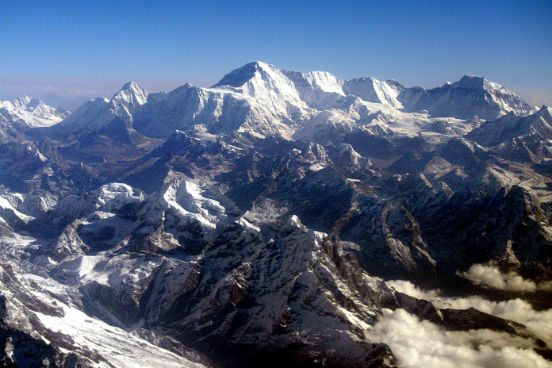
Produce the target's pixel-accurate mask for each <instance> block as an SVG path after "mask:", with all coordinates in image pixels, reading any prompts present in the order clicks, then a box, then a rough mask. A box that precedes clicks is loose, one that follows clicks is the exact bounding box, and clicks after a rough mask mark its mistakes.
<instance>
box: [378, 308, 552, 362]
mask: <svg viewBox="0 0 552 368" xmlns="http://www.w3.org/2000/svg"><path fill="white" fill-rule="evenodd" d="M371 336H372V337H373V338H374V339H377V340H378V341H383V342H385V343H387V344H388V345H389V346H390V348H391V350H392V351H393V353H394V354H395V356H396V358H397V360H398V363H399V365H400V366H401V367H405V368H409V367H424V368H448V367H450V368H476V367H481V368H494V367H503V368H510V367H511V368H514V367H515V368H540V367H543V368H544V367H548V368H549V367H552V363H551V362H549V361H546V360H545V359H544V358H542V357H541V356H540V355H538V354H537V353H535V352H534V351H533V350H531V349H530V347H531V341H530V340H528V339H524V338H521V337H516V336H512V335H509V334H507V333H504V332H495V331H491V330H471V331H446V330H445V329H443V328H441V327H439V326H437V325H436V324H434V323H431V322H429V321H420V320H419V319H418V318H417V317H415V316H413V315H411V314H409V313H407V312H406V311H405V310H403V309H397V310H395V311H390V310H385V313H384V316H383V317H382V318H381V319H380V320H379V321H378V323H377V324H376V325H375V326H374V328H373V329H372V331H371Z"/></svg>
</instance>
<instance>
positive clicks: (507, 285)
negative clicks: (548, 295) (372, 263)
mask: <svg viewBox="0 0 552 368" xmlns="http://www.w3.org/2000/svg"><path fill="white" fill-rule="evenodd" d="M458 275H459V276H461V277H464V278H466V279H468V280H470V281H471V282H472V283H474V284H475V285H480V286H482V287H487V288H491V289H497V290H505V291H513V292H521V293H524V292H529V293H535V292H537V291H552V281H544V282H539V283H535V282H534V281H531V280H526V279H524V278H523V277H521V276H520V275H518V274H516V273H514V272H510V273H508V274H504V273H502V272H500V270H499V269H498V268H496V267H493V266H488V265H482V264H474V265H472V266H471V267H470V269H469V270H468V271H466V272H459V273H458Z"/></svg>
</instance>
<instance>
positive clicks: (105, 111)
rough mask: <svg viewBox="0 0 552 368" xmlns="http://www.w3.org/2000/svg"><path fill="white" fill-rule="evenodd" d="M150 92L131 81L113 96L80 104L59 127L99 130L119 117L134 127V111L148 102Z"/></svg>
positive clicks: (71, 129) (70, 129)
mask: <svg viewBox="0 0 552 368" xmlns="http://www.w3.org/2000/svg"><path fill="white" fill-rule="evenodd" d="M147 97H148V92H147V91H146V90H143V89H141V88H140V87H139V86H138V85H137V84H136V83H134V82H129V83H126V84H125V85H123V87H122V88H121V89H120V90H119V91H118V92H117V93H115V94H114V95H113V97H111V99H107V98H96V99H93V100H90V101H88V102H86V103H84V104H83V105H81V106H79V107H78V108H77V109H76V110H75V112H73V113H72V114H71V115H70V116H69V117H67V119H65V120H64V121H63V122H62V123H61V124H60V126H58V127H56V128H57V129H62V130H64V131H69V132H70V131H75V130H78V129H82V128H87V129H92V130H98V129H101V128H103V127H104V126H105V125H107V124H109V123H111V121H113V120H114V119H116V118H118V119H120V120H122V121H124V122H125V124H126V125H127V127H129V128H130V127H132V124H131V123H132V121H133V113H134V111H135V110H136V109H137V108H138V107H139V106H141V105H143V104H145V103H146V102H147Z"/></svg>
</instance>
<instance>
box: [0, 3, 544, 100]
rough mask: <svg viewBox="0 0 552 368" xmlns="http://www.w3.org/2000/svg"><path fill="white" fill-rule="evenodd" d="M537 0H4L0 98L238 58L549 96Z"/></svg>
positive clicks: (113, 86)
mask: <svg viewBox="0 0 552 368" xmlns="http://www.w3.org/2000/svg"><path fill="white" fill-rule="evenodd" d="M550 14H552V4H551V3H550V2H546V1H532V2H523V1H502V2H498V1H488V2H487V1H486V2H477V1H447V2H440V1H421V2H410V1H396V2H359V1H339V2H337V1H328V2H323V3H320V2H316V1H301V2H293V1H280V2H276V1H265V2H255V3H249V2H245V1H220V2H216V3H212V2H191V1H189V2H178V3H172V2H153V1H140V2H137V1H135V2H131V1H120V2H107V1H95V2H78V3H74V2H69V1H65V0H60V1H49V2H29V1H18V2H2V3H0V31H1V32H2V35H3V36H4V37H3V43H4V45H3V46H4V47H3V48H2V49H1V50H0V99H11V98H15V97H17V96H20V95H30V96H33V97H38V98H42V99H44V100H45V101H46V102H49V103H54V104H61V105H67V106H68V107H71V108H74V107H75V106H76V105H78V104H79V103H81V102H84V101H85V100H87V99H89V98H92V97H100V96H106V97H109V96H111V95H112V94H113V93H114V92H116V91H117V90H118V89H119V88H120V86H121V85H122V84H123V83H125V82H126V81H129V80H135V81H137V82H138V83H139V84H140V85H142V86H143V87H144V88H146V89H148V90H149V91H152V92H157V91H162V90H170V89H172V88H175V87H177V86H180V85H183V84H185V83H187V82H190V83H192V84H196V85H200V86H209V85H211V84H213V83H215V82H216V81H218V80H219V79H220V78H222V76H223V75H224V74H225V73H227V72H229V71H230V70H233V69H235V68H237V67H239V66H241V65H244V64H246V63H247V62H251V61H254V60H263V61H265V62H268V63H271V64H274V65H275V66H277V67H278V68H280V69H285V70H296V71H302V72H309V71H312V70H324V71H328V72H331V73H332V74H334V75H336V76H337V77H339V78H343V79H351V78H354V77H363V76H365V77H375V78H378V79H381V80H385V79H394V80H397V81H398V82H400V83H402V84H404V85H405V86H414V85H416V86H423V87H427V88H430V87H436V86H441V85H442V84H443V83H444V82H446V81H454V80H458V79H459V78H460V77H461V76H462V75H465V74H475V75H480V76H483V77H485V78H487V79H489V80H491V81H494V82H497V83H500V84H502V85H504V86H505V87H507V88H509V89H511V90H512V91H514V92H515V93H517V94H519V95H520V96H521V97H522V98H523V99H525V100H527V101H528V102H529V103H531V104H535V105H542V104H548V105H550V104H552V73H551V71H552V67H551V65H550V60H552V48H551V47H550V46H549V39H548V38H549V35H550V34H551V32H552V22H550V21H549V15H550Z"/></svg>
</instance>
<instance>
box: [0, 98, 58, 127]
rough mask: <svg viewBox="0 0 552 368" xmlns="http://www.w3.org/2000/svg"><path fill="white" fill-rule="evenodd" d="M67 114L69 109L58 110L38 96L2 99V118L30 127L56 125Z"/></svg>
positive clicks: (0, 114)
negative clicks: (10, 99)
mask: <svg viewBox="0 0 552 368" xmlns="http://www.w3.org/2000/svg"><path fill="white" fill-rule="evenodd" d="M67 115H68V112H67V111H61V110H58V109H56V108H53V107H51V106H48V105H46V104H45V103H44V102H43V101H41V100H39V99H37V98H31V97H28V96H23V97H19V98H16V99H15V100H12V101H0V119H1V118H4V119H6V120H7V121H9V122H11V123H12V124H20V125H23V126H26V127H29V128H36V127H48V126H52V125H55V124H57V123H59V122H60V121H62V120H63V118H65V117H66V116H67Z"/></svg>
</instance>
